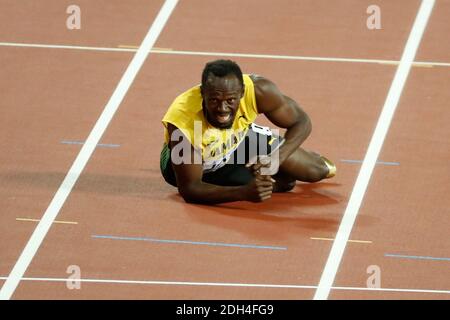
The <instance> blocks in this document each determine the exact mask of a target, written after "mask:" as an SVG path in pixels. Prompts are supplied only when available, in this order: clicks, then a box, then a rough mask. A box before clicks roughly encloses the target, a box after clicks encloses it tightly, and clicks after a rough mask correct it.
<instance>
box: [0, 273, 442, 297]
mask: <svg viewBox="0 0 450 320" xmlns="http://www.w3.org/2000/svg"><path fill="white" fill-rule="evenodd" d="M4 279H6V277H0V280H4ZM22 280H23V281H39V282H67V281H74V280H77V281H80V282H82V283H83V282H84V283H103V284H136V285H173V286H211V287H243V288H249V287H250V288H274V289H316V288H317V286H308V285H290V284H257V283H226V282H190V281H151V280H119V279H117V280H113V279H67V278H23V279H22ZM332 289H334V290H343V291H378V292H406V293H436V294H450V290H431V289H430V290H429V289H398V288H365V287H332Z"/></svg>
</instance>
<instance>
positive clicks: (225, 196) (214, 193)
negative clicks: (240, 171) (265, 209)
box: [179, 182, 247, 204]
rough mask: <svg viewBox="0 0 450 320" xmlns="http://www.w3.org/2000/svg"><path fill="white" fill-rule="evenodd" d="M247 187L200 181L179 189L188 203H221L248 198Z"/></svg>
mask: <svg viewBox="0 0 450 320" xmlns="http://www.w3.org/2000/svg"><path fill="white" fill-rule="evenodd" d="M245 188H246V186H236V187H227V186H218V185H214V184H209V183H204V182H199V183H195V184H192V185H190V186H187V187H184V188H179V191H180V194H181V195H182V197H183V199H184V200H185V201H186V202H188V203H199V204H219V203H225V202H233V201H242V200H247V199H246V192H245Z"/></svg>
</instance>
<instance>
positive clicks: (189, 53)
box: [0, 42, 450, 67]
mask: <svg viewBox="0 0 450 320" xmlns="http://www.w3.org/2000/svg"><path fill="white" fill-rule="evenodd" d="M0 47H23V48H42V49H68V50H86V51H106V52H136V51H137V49H136V48H135V47H134V46H127V45H120V46H119V47H118V48H107V47H87V46H69V45H50V44H33V43H15V42H0ZM151 52H152V53H157V54H173V55H186V56H208V57H237V58H257V59H274V60H301V61H320V62H347V63H372V64H382V65H398V64H399V63H400V61H397V60H379V59H352V58H335V57H308V56H288V55H270V54H252V53H230V52H203V51H182V50H172V49H165V48H153V49H151ZM413 66H416V67H433V66H439V67H450V63H446V62H426V61H416V62H414V63H413Z"/></svg>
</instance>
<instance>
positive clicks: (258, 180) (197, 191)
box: [168, 124, 272, 204]
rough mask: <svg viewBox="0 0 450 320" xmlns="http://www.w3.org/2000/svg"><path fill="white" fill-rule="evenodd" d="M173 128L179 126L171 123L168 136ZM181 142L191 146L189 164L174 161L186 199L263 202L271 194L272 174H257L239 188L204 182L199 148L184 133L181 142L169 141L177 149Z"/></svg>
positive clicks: (210, 202)
mask: <svg viewBox="0 0 450 320" xmlns="http://www.w3.org/2000/svg"><path fill="white" fill-rule="evenodd" d="M174 130H177V128H176V127H175V126H173V125H171V124H169V125H168V132H169V137H171V136H172V133H173V131H174ZM179 143H186V148H190V151H191V161H190V162H189V163H181V164H173V163H172V164H171V165H172V166H173V169H174V172H175V176H176V179H177V186H178V191H179V193H180V195H181V196H182V197H183V199H184V200H185V201H186V202H188V203H200V204H218V203H225V202H232V201H242V200H247V201H252V202H260V201H264V200H267V199H269V198H270V197H271V195H272V182H271V180H270V176H268V177H266V176H256V177H255V178H254V179H253V180H252V181H251V182H250V183H249V184H247V185H244V186H237V187H224V186H218V185H213V184H209V183H205V182H203V181H202V177H203V168H202V165H201V164H196V163H195V162H194V152H197V151H195V150H194V148H193V147H192V145H191V144H190V142H189V141H188V140H187V139H186V138H185V137H184V136H183V138H182V139H181V140H179V141H170V149H171V150H174V147H175V146H177V145H178V144H179ZM181 149H182V150H187V149H185V148H181ZM181 156H182V155H181Z"/></svg>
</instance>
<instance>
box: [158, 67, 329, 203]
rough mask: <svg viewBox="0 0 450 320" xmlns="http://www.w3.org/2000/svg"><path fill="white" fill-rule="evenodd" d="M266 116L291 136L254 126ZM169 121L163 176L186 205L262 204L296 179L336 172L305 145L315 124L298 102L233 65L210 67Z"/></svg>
mask: <svg viewBox="0 0 450 320" xmlns="http://www.w3.org/2000/svg"><path fill="white" fill-rule="evenodd" d="M260 113H262V114H264V115H265V116H266V117H267V118H268V119H269V120H270V121H271V122H272V123H273V124H274V125H276V126H278V127H280V128H283V129H286V132H285V134H284V137H281V136H280V135H277V134H275V133H274V132H273V131H277V130H270V129H269V128H267V127H261V126H258V125H255V124H254V123H253V122H254V121H255V119H256V117H257V115H258V114H260ZM162 122H163V124H164V135H165V143H164V145H163V150H162V152H161V172H162V175H163V177H164V179H165V180H166V181H167V182H168V183H169V184H171V185H173V186H176V187H178V191H179V192H180V194H181V196H182V197H183V198H184V200H185V201H186V202H191V203H204V204H216V203H223V202H230V201H239V200H247V201H252V202H260V201H264V200H267V199H269V198H270V197H271V195H272V192H287V191H290V190H292V189H293V188H294V186H295V182H296V181H297V180H299V181H305V182H317V181H320V180H322V179H325V178H331V177H333V176H334V175H335V173H336V167H335V165H334V164H333V163H332V162H331V161H329V160H328V159H326V158H325V157H323V156H320V155H318V154H317V153H314V152H310V151H306V150H304V149H302V148H300V145H301V144H302V143H303V142H304V141H305V140H306V138H307V137H308V136H309V134H310V132H311V121H310V119H309V117H308V115H307V114H306V113H305V112H304V111H303V110H302V109H301V108H300V107H299V106H298V104H297V103H296V102H295V101H294V100H292V99H291V98H289V97H287V96H285V95H283V93H281V92H280V90H279V89H278V88H277V86H276V85H275V84H274V83H273V82H271V81H270V80H268V79H266V78H263V77H261V76H257V75H243V74H242V71H241V69H240V67H239V66H238V65H237V64H236V63H235V62H232V61H229V60H217V61H212V62H209V63H207V64H206V66H205V68H204V70H203V74H202V83H201V85H198V86H195V87H193V88H191V89H189V90H188V91H186V92H184V93H183V94H181V95H180V96H178V97H177V98H176V99H175V101H174V102H173V103H172V105H171V106H170V107H169V109H168V111H167V113H166V114H165V116H164V118H163V120H162Z"/></svg>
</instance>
